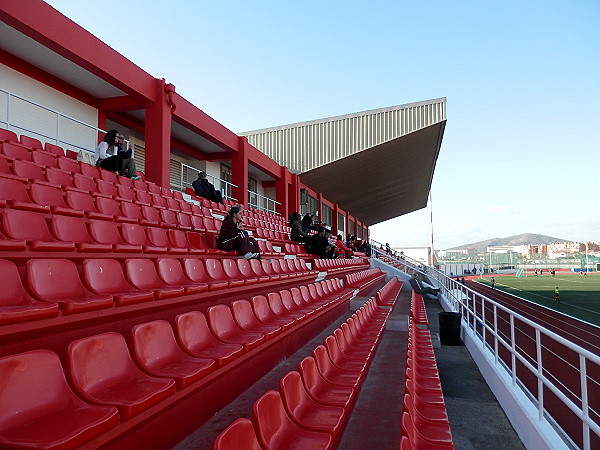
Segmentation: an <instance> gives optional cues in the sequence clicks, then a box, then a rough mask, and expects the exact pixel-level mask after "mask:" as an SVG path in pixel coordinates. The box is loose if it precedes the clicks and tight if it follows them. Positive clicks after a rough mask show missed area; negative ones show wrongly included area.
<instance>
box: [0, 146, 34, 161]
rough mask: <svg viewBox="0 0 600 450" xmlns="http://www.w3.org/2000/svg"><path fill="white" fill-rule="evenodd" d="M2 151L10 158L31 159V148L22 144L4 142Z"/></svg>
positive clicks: (1, 147)
mask: <svg viewBox="0 0 600 450" xmlns="http://www.w3.org/2000/svg"><path fill="white" fill-rule="evenodd" d="M0 152H1V153H2V154H3V155H4V156H6V157H7V158H9V159H14V160H15V161H16V160H22V161H31V150H29V149H27V147H23V146H22V145H20V144H15V143H12V142H11V143H9V142H4V143H2V144H0Z"/></svg>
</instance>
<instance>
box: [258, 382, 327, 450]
mask: <svg viewBox="0 0 600 450" xmlns="http://www.w3.org/2000/svg"><path fill="white" fill-rule="evenodd" d="M252 420H253V422H254V426H255V428H256V430H257V432H256V434H257V436H258V440H259V442H260V443H261V445H262V447H263V448H264V449H268V450H275V449H286V450H304V449H311V450H317V449H330V448H333V438H332V437H331V435H329V434H328V433H321V432H318V431H308V430H305V429H304V428H301V427H300V426H298V425H296V423H295V422H294V421H293V420H292V419H290V417H289V416H288V414H287V413H286V411H285V408H284V406H283V402H282V401H281V396H280V395H279V392H277V391H268V392H266V393H265V394H264V395H263V396H262V397H260V398H259V399H258V400H256V402H255V403H254V406H253V408H252Z"/></svg>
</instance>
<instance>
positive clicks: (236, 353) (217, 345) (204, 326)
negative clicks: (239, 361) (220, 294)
mask: <svg viewBox="0 0 600 450" xmlns="http://www.w3.org/2000/svg"><path fill="white" fill-rule="evenodd" d="M175 334H176V336H177V341H178V342H179V345H181V347H182V348H183V349H184V350H185V351H186V352H188V353H189V354H190V355H192V356H196V357H198V358H210V359H214V360H215V362H216V363H217V368H220V367H223V366H224V365H225V364H228V363H229V362H231V361H233V360H234V359H236V358H239V357H240V356H242V354H243V353H244V347H243V345H241V344H227V343H225V342H221V341H220V340H218V339H217V338H216V337H215V335H214V334H212V332H211V331H210V329H209V327H208V323H207V322H206V317H205V316H204V314H202V313H201V312H200V311H190V312H188V313H184V314H180V315H178V316H177V317H175Z"/></svg>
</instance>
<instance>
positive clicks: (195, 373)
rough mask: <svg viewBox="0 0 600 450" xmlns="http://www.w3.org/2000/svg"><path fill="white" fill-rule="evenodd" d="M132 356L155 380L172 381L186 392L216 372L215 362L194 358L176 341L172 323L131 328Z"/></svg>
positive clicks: (161, 321) (152, 323)
mask: <svg viewBox="0 0 600 450" xmlns="http://www.w3.org/2000/svg"><path fill="white" fill-rule="evenodd" d="M131 335H132V340H133V353H134V355H135V359H136V361H137V362H138V363H139V364H140V366H141V367H142V369H143V370H145V371H146V372H147V373H148V374H150V375H152V376H155V377H165V378H172V379H174V380H175V383H176V385H177V389H183V388H185V387H187V386H189V385H191V384H193V383H195V382H196V381H198V380H200V379H201V378H204V377H205V376H206V375H208V374H209V373H211V372H213V371H214V370H215V367H216V364H215V361H214V360H212V359H206V358H195V357H193V356H190V355H188V354H187V353H185V352H184V351H183V350H182V349H181V348H180V347H179V345H177V342H176V341H175V335H174V334H173V329H172V328H171V325H169V322H166V321H164V320H155V321H153V322H146V323H142V324H139V325H136V326H134V327H133V328H132V329H131Z"/></svg>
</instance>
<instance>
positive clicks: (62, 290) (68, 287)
mask: <svg viewBox="0 0 600 450" xmlns="http://www.w3.org/2000/svg"><path fill="white" fill-rule="evenodd" d="M24 271H25V276H24V277H23V280H22V279H21V276H20V274H19V270H18V267H17V265H16V264H15V263H14V262H12V261H8V260H0V282H1V283H2V284H3V285H4V286H6V288H5V289H4V290H3V291H2V292H1V293H0V324H6V323H12V322H23V321H27V320H36V319H43V318H47V317H55V316H57V315H58V306H60V309H61V310H62V311H63V313H64V314H73V313H78V312H83V311H90V310H98V309H104V308H110V307H113V306H123V305H130V304H135V303H140V302H148V301H152V300H160V299H166V298H173V297H179V296H183V295H193V294H199V293H201V292H206V291H217V290H220V289H227V288H235V287H241V286H246V285H258V283H266V282H276V281H287V280H291V279H294V278H296V279H299V278H305V279H310V278H313V279H314V278H315V277H316V272H315V271H311V270H309V269H308V267H307V266H306V264H305V263H304V261H303V260H297V259H287V260H283V259H281V260H273V261H272V262H271V261H268V260H262V261H259V260H250V261H248V260H244V259H237V260H233V259H222V260H220V259H214V258H207V259H204V260H200V259H196V258H183V259H182V260H179V259H176V258H159V259H157V260H156V261H153V260H150V259H144V258H126V259H125V260H124V261H122V262H120V261H118V260H116V259H111V258H102V259H93V258H90V259H85V260H83V263H82V265H81V275H80V270H79V268H78V267H77V265H76V264H75V262H73V261H71V260H68V259H59V258H57V259H44V258H39V259H35V258H34V259H29V260H28V261H27V263H26V266H25V267H24ZM337 288H339V287H337ZM29 293H31V294H32V295H33V297H32V296H31V295H30V294H29Z"/></svg>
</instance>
